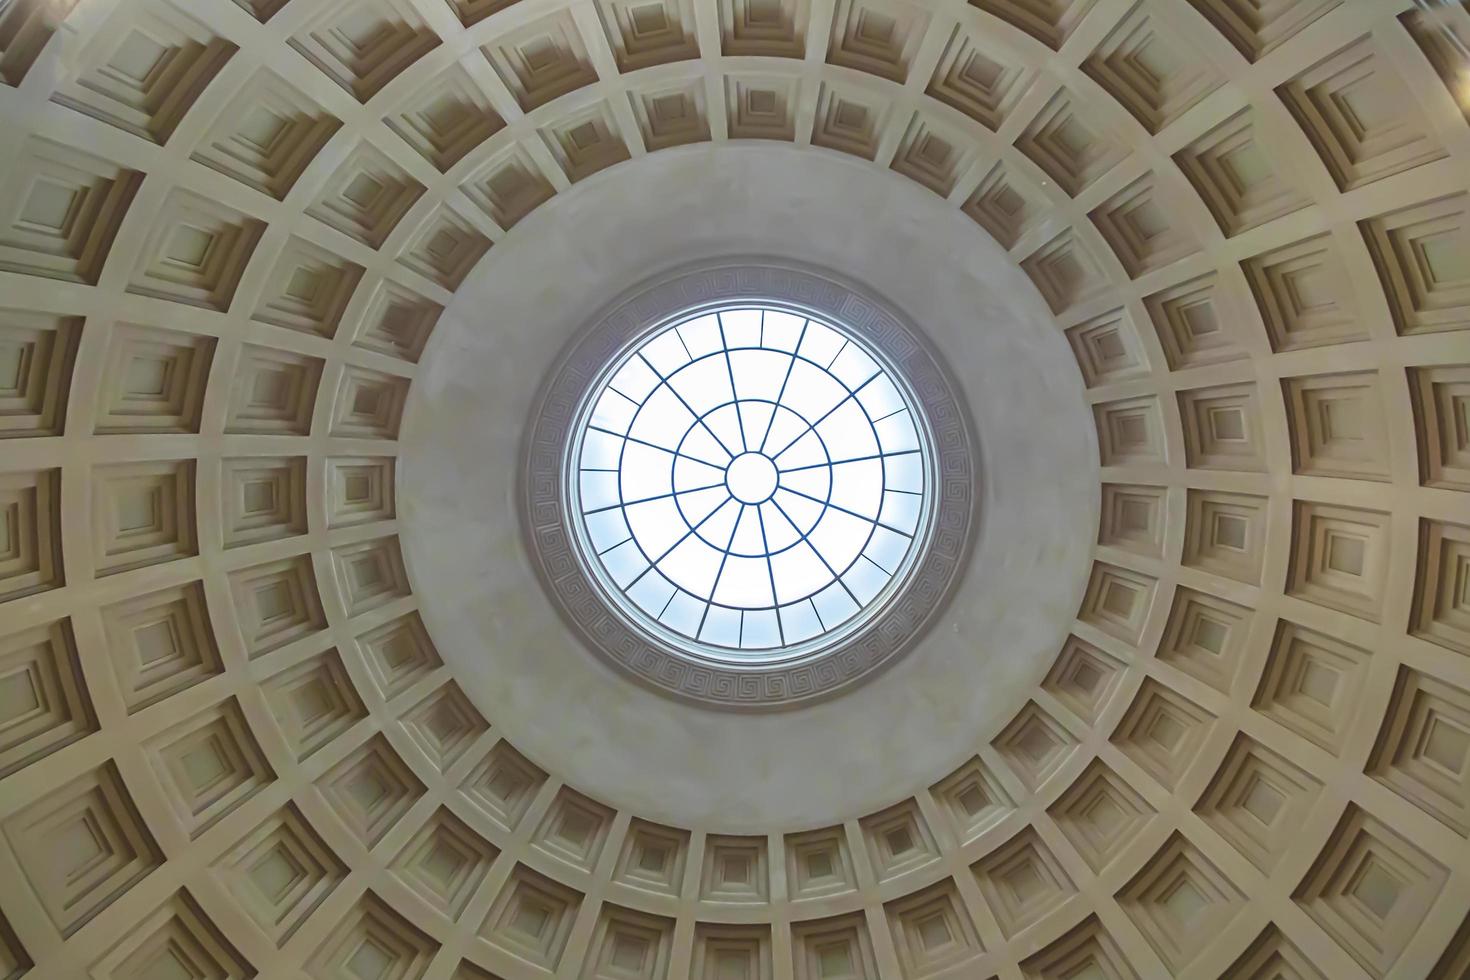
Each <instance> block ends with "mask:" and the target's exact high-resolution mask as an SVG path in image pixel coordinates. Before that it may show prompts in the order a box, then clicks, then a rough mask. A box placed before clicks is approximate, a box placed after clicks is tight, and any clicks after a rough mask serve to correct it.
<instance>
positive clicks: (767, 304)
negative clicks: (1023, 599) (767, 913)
mask: <svg viewBox="0 0 1470 980" xmlns="http://www.w3.org/2000/svg"><path fill="white" fill-rule="evenodd" d="M530 431H531V438H530V439H529V440H528V444H527V454H526V460H525V465H526V467H527V472H526V475H525V476H526V479H525V481H524V485H525V486H526V488H527V496H526V499H525V507H524V510H523V519H524V521H525V524H526V530H527V543H528V547H529V550H530V552H531V555H532V559H533V562H534V563H535V564H536V565H537V567H538V570H539V571H540V573H541V576H542V579H543V582H544V583H545V584H546V586H547V588H548V591H549V592H550V593H551V594H552V596H553V598H554V599H555V600H556V602H557V605H558V607H559V608H560V610H561V612H562V613H563V614H564V615H565V616H566V617H567V618H568V619H569V620H570V621H571V623H572V625H573V626H574V627H575V628H576V629H577V630H578V632H579V634H580V635H581V636H582V638H583V639H584V640H585V641H586V642H587V643H588V645H589V646H590V647H592V649H593V650H594V651H596V652H597V653H599V654H601V655H603V656H604V657H606V658H607V659H609V660H611V661H612V662H613V663H615V664H617V665H618V666H619V667H621V668H622V669H624V670H627V671H629V672H630V673H632V674H634V675H635V676H637V677H639V678H641V679H643V680H644V681H645V682H647V683H649V684H651V685H652V686H654V687H656V688H658V689H661V690H663V691H666V692H668V693H672V694H675V695H678V696H681V697H684V698H690V699H694V700H699V701H706V702H714V703H717V704H723V705H731V706H752V707H763V706H772V705H781V704H787V703H791V702H795V701H802V700H807V699H811V698H815V697H819V696H822V695H825V694H829V693H831V692H833V691H835V690H837V689H839V688H841V687H844V686H846V685H847V684H850V683H852V682H854V681H855V680H857V679H858V678H860V677H861V676H863V675H865V674H867V673H869V672H871V671H873V670H875V669H876V668H878V667H879V666H881V665H883V664H884V663H886V662H888V661H889V660H890V659H891V658H892V657H893V656H895V655H896V654H898V653H899V652H901V651H902V650H904V649H907V648H908V647H910V646H911V645H912V644H913V643H914V642H915V641H916V640H917V639H918V637H919V636H920V634H921V633H922V632H923V628H924V626H925V625H926V623H927V622H928V621H929V619H930V617H931V616H932V615H933V613H934V612H935V611H936V610H937V609H938V608H939V607H940V606H942V604H943V603H944V601H945V600H946V599H947V597H948V594H949V591H950V586H951V585H952V583H953V580H954V578H955V577H956V573H957V571H958V569H959V568H960V566H961V559H962V555H963V553H964V552H965V550H966V549H967V548H968V545H969V529H970V527H971V526H972V515H971V509H972V505H973V496H974V491H975V479H974V462H973V456H972V453H971V436H970V429H969V425H968V422H967V419H966V415H965V412H964V410H963V408H962V403H961V400H960V399H959V398H958V396H957V395H956V388H955V387H954V385H953V384H952V382H951V380H950V379H949V378H948V376H947V375H946V373H945V372H944V370H943V368H942V367H941V365H940V362H939V361H938V359H937V358H936V357H935V356H934V355H933V354H932V353H931V352H930V350H929V348H928V347H927V345H926V344H925V343H924V342H923V341H922V339H921V338H920V337H919V336H918V335H917V333H916V332H915V331H914V330H913V329H912V328H910V327H908V326H907V325H905V324H904V323H903V321H902V320H901V319H900V318H899V317H898V316H897V315H896V314H895V313H894V312H893V311H892V310H890V309H888V308H887V306H886V304H884V303H883V302H882V301H881V300H877V299H875V298H873V297H870V296H868V295H866V294H864V293H861V292H859V291H857V290H856V289H855V288H854V287H851V286H848V285H846V284H844V283H842V282H840V281H839V280H838V279H837V278H836V277H833V276H831V275H830V274H827V273H824V272H816V271H812V270H807V269H802V268H797V267H795V266H791V265H783V264H777V263H773V262H769V261H760V262H748V261H731V262H728V263H716V264H712V265H703V266H700V267H697V268H692V269H684V270H680V271H676V272H675V273H672V274H670V275H668V276H665V277H662V278H659V279H657V280H654V281H652V282H650V283H647V284H645V285H644V286H642V287H640V288H639V289H637V290H635V291H634V293H633V294H632V296H631V298H627V299H625V300H624V301H623V302H621V303H619V304H618V305H617V306H615V307H614V308H613V309H611V310H610V311H608V312H607V313H606V314H605V315H603V316H601V317H599V318H597V319H595V320H594V322H593V324H592V325H591V326H590V327H589V328H588V329H587V330H585V331H583V332H582V333H581V334H580V335H579V338H578V340H577V341H575V342H574V343H573V344H572V346H571V347H570V349H569V350H568V351H567V353H566V355H565V356H564V358H563V359H562V361H561V362H560V365H559V367H558V369H557V370H556V371H554V372H553V375H552V378H551V380H550V381H549V382H548V384H547V385H546V387H545V388H544V389H543V393H542V397H541V399H540V400H539V401H538V404H537V407H536V409H535V411H534V413H533V416H532V419H531V422H530ZM941 477H942V478H941ZM940 528H943V529H944V533H936V531H937V529H940Z"/></svg>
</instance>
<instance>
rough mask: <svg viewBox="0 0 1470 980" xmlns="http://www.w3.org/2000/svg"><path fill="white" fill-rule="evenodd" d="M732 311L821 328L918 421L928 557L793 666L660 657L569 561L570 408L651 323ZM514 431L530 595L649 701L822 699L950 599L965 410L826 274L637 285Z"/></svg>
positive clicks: (906, 344)
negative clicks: (519, 449)
mask: <svg viewBox="0 0 1470 980" xmlns="http://www.w3.org/2000/svg"><path fill="white" fill-rule="evenodd" d="M742 299H751V300H757V299H764V300H775V301H778V302H786V303H791V304H794V305H797V306H801V307H805V308H808V309H810V310H812V311H813V312H814V313H817V314H819V315H820V314H826V315H828V316H831V317H833V318H834V319H836V320H839V321H840V322H841V323H843V324H844V325H845V326H847V327H849V328H851V329H852V330H854V331H855V332H857V333H859V334H861V335H862V337H863V339H864V340H866V341H867V342H868V343H869V344H871V345H872V346H873V347H874V348H876V349H877V350H878V351H880V352H882V353H883V354H884V355H885V356H886V357H887V358H888V359H889V360H890V361H891V362H892V363H893V364H894V365H895V366H896V367H898V368H899V369H900V370H901V371H902V372H903V373H904V374H905V376H906V377H907V380H908V382H909V385H910V387H911V388H912V390H913V392H914V394H915V396H916V397H917V398H918V400H919V402H920V404H921V406H922V408H923V410H924V413H925V414H926V415H927V416H928V420H929V428H930V430H931V432H930V434H931V439H932V442H933V446H934V450H935V452H936V454H937V462H938V481H937V486H936V490H937V492H938V498H937V501H936V506H935V510H934V514H933V518H932V520H933V524H932V530H931V532H930V541H929V549H928V551H927V553H926V554H924V555H923V557H922V558H921V559H920V560H919V562H918V563H917V564H916V565H915V567H914V568H913V569H912V570H911V572H910V574H909V577H908V580H907V581H906V582H905V583H904V584H903V585H902V586H901V587H900V589H899V591H898V592H897V593H896V594H895V595H894V596H893V597H892V598H891V599H890V600H889V602H888V604H887V606H886V607H885V608H884V609H883V610H882V611H881V612H880V613H879V614H878V615H877V616H875V617H874V618H873V619H872V620H871V621H870V622H869V623H867V624H866V626H865V627H864V628H862V629H861V630H859V631H858V632H857V633H855V634H853V635H851V636H848V637H846V638H844V639H843V640H842V641H841V642H840V643H838V644H837V645H835V646H834V647H832V648H831V649H828V650H825V651H822V652H820V653H818V654H817V655H815V656H814V657H812V658H809V659H806V660H803V661H801V662H799V663H796V664H787V665H783V664H773V665H753V666H751V667H748V668H734V667H730V668H725V667H721V666H717V665H712V664H706V663H698V662H694V661H691V660H690V659H688V658H687V657H686V656H685V655H683V654H680V653H678V652H675V651H674V650H671V649H668V648H666V647H664V646H663V645H662V644H661V643H659V642H658V641H657V640H655V639H654V638H653V637H650V636H648V635H646V634H645V633H643V632H642V631H640V630H637V629H635V628H634V627H632V626H631V625H629V624H628V623H627V622H626V621H625V620H624V619H623V617H622V616H621V615H619V614H618V613H616V612H615V611H614V610H613V609H612V607H611V606H610V605H609V604H608V602H607V600H606V599H605V598H604V597H603V595H602V592H601V590H600V588H599V587H598V586H597V584H596V583H595V582H594V581H592V579H591V578H590V576H589V575H588V574H587V573H586V571H585V570H584V569H583V566H582V563H581V561H580V560H579V559H578V557H577V555H576V554H575V553H574V550H573V549H574V548H575V547H576V545H575V543H574V536H573V533H572V531H571V529H570V528H569V526H568V524H567V518H568V515H567V514H566V513H564V508H563V505H562V499H563V498H562V485H561V484H562V479H563V455H564V453H565V449H566V446H567V443H568V440H569V439H570V437H571V435H572V431H571V429H572V425H573V423H574V421H575V419H576V416H577V411H578V408H579V406H580V404H581V402H582V400H583V398H584V396H585V395H586V393H587V391H588V390H589V388H590V386H591V384H592V383H593V381H594V379H595V378H596V377H597V376H598V375H599V374H600V373H601V372H602V370H603V368H604V366H605V365H606V364H607V363H608V360H609V359H610V358H612V357H614V356H615V355H616V354H617V353H618V352H619V351H621V350H623V349H624V348H625V347H626V346H627V344H628V343H629V342H630V341H631V340H632V339H634V338H635V337H637V336H638V335H640V334H641V333H643V332H644V331H646V330H647V329H648V326H649V325H650V324H653V323H657V322H660V321H663V320H666V319H668V318H670V317H672V316H674V315H676V314H678V313H680V312H682V311H684V310H687V309H690V308H692V307H697V306H701V305H707V304H712V303H720V302H730V301H737V300H742ZM526 432H527V438H526V441H525V446H524V451H523V454H522V457H523V458H522V472H523V482H522V486H523V487H524V495H523V497H522V512H521V515H520V517H521V524H522V529H523V532H524V536H525V543H526V548H527V552H528V555H529V557H530V559H531V564H532V565H533V566H534V567H535V569H536V572H537V575H538V576H539V577H540V579H541V581H542V584H543V585H544V586H545V587H546V589H547V591H548V593H549V594H550V595H551V597H552V599H553V601H554V603H555V605H556V606H557V608H558V611H559V612H560V613H561V615H562V616H563V617H564V618H565V619H566V620H567V622H568V624H569V625H570V626H571V627H572V628H573V630H575V632H576V633H577V634H578V635H579V636H580V637H581V638H582V639H583V640H584V641H585V642H586V643H587V645H588V646H589V647H590V648H591V649H592V650H593V652H595V653H596V654H598V655H599V656H601V657H602V658H603V659H605V660H606V661H609V662H610V663H612V664H613V665H614V666H616V667H617V668H618V669H620V670H622V671H623V672H625V673H627V674H629V675H631V676H632V677H634V678H636V679H637V680H639V681H641V682H643V683H644V684H646V685H648V686H650V687H652V688H654V689H655V690H658V691H660V692H662V693H665V694H669V695H673V696H675V697H678V698H682V699H684V700H689V701H695V702H699V703H702V704H705V705H711V706H716V707H722V708H735V709H762V708H779V707H783V706H789V705H793V704H796V703H800V702H806V701H811V700H813V699H817V698H821V697H825V696H828V695H831V694H833V693H835V692H837V691H838V690H839V689H841V688H844V687H846V686H847V685H849V684H852V683H854V682H856V681H857V680H859V679H860V678H862V677H864V676H867V675H869V674H871V673H872V672H874V671H876V670H878V669H879V668H880V667H883V666H884V665H886V664H888V663H890V662H891V661H892V660H893V659H894V658H895V657H897V656H898V655H899V654H900V653H902V652H904V651H905V650H907V649H909V648H910V647H912V646H913V645H914V643H915V642H916V641H917V640H918V639H919V637H920V636H921V635H922V634H923V632H924V630H925V628H926V627H927V626H928V625H929V623H930V622H931V621H932V620H933V618H934V616H935V614H936V613H937V612H938V611H939V610H940V609H941V608H943V606H944V605H945V604H946V603H947V602H948V600H949V599H950V597H951V595H952V593H953V591H954V587H955V585H956V583H957V581H958V578H959V573H960V571H961V570H962V569H963V568H964V565H965V557H966V555H967V553H968V549H969V547H970V537H971V532H972V530H973V527H974V525H975V518H974V507H975V496H976V491H977V489H978V485H977V479H978V474H977V473H976V465H975V457H974V454H973V452H972V442H971V432H970V426H969V418H968V413H967V411H966V409H965V406H964V402H963V399H962V397H961V396H960V393H959V391H958V390H957V388H956V386H955V385H954V383H953V382H952V381H951V379H950V377H949V374H948V372H947V371H946V370H945V368H944V366H943V364H942V363H941V361H940V359H939V357H938V356H937V355H936V354H935V353H933V352H932V351H931V350H930V349H929V347H928V344H927V343H925V342H924V341H923V340H922V339H921V338H920V336H919V335H918V334H917V333H916V332H915V331H914V330H912V329H910V328H909V327H908V326H906V325H905V324H904V323H903V321H902V320H901V319H900V318H899V317H898V316H896V315H895V314H894V313H893V312H891V311H890V310H888V309H887V308H886V306H885V305H884V304H882V303H881V302H879V301H878V300H876V299H874V298H872V297H870V296H868V295H865V294H863V293H860V292H858V291H857V289H856V288H854V287H850V286H848V285H846V284H844V283H842V282H841V281H839V280H838V279H836V278H835V277H832V276H831V275H830V274H827V273H823V272H818V271H815V270H809V269H806V268H802V267H797V266H794V265H787V264H779V263H774V262H772V261H770V260H768V259H764V260H763V259H756V260H748V261H747V260H731V259H727V260H724V261H721V262H718V263H713V264H707V265H704V266H701V267H698V268H692V269H687V268H686V269H684V270H682V271H678V272H675V273H673V274H671V275H669V276H665V277H662V278H660V279H658V280H656V281H654V282H652V283H648V284H645V285H644V286H642V287H640V288H638V289H636V290H634V291H633V293H632V294H631V295H630V296H627V297H625V298H624V299H622V300H621V301H619V302H618V303H616V304H615V305H614V306H613V307H612V309H611V310H610V311H609V312H607V313H605V314H604V315H602V316H600V317H598V318H596V319H594V321H593V322H592V324H591V325H590V326H589V327H588V328H587V329H585V330H583V331H582V332H581V333H580V334H579V335H578V337H577V339H576V340H574V341H573V342H572V343H571V344H570V345H569V347H568V348H567V350H566V352H565V353H564V354H563V356H562V358H561V360H560V361H559V362H558V364H557V365H556V367H555V368H554V369H553V371H552V373H551V377H550V378H549V380H548V381H547V383H546V384H545V385H544V386H543V388H542V391H541V394H540V397H539V398H538V399H537V400H536V404H535V406H534V408H533V412H532V415H531V418H530V419H529V420H528V424H527V429H526Z"/></svg>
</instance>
